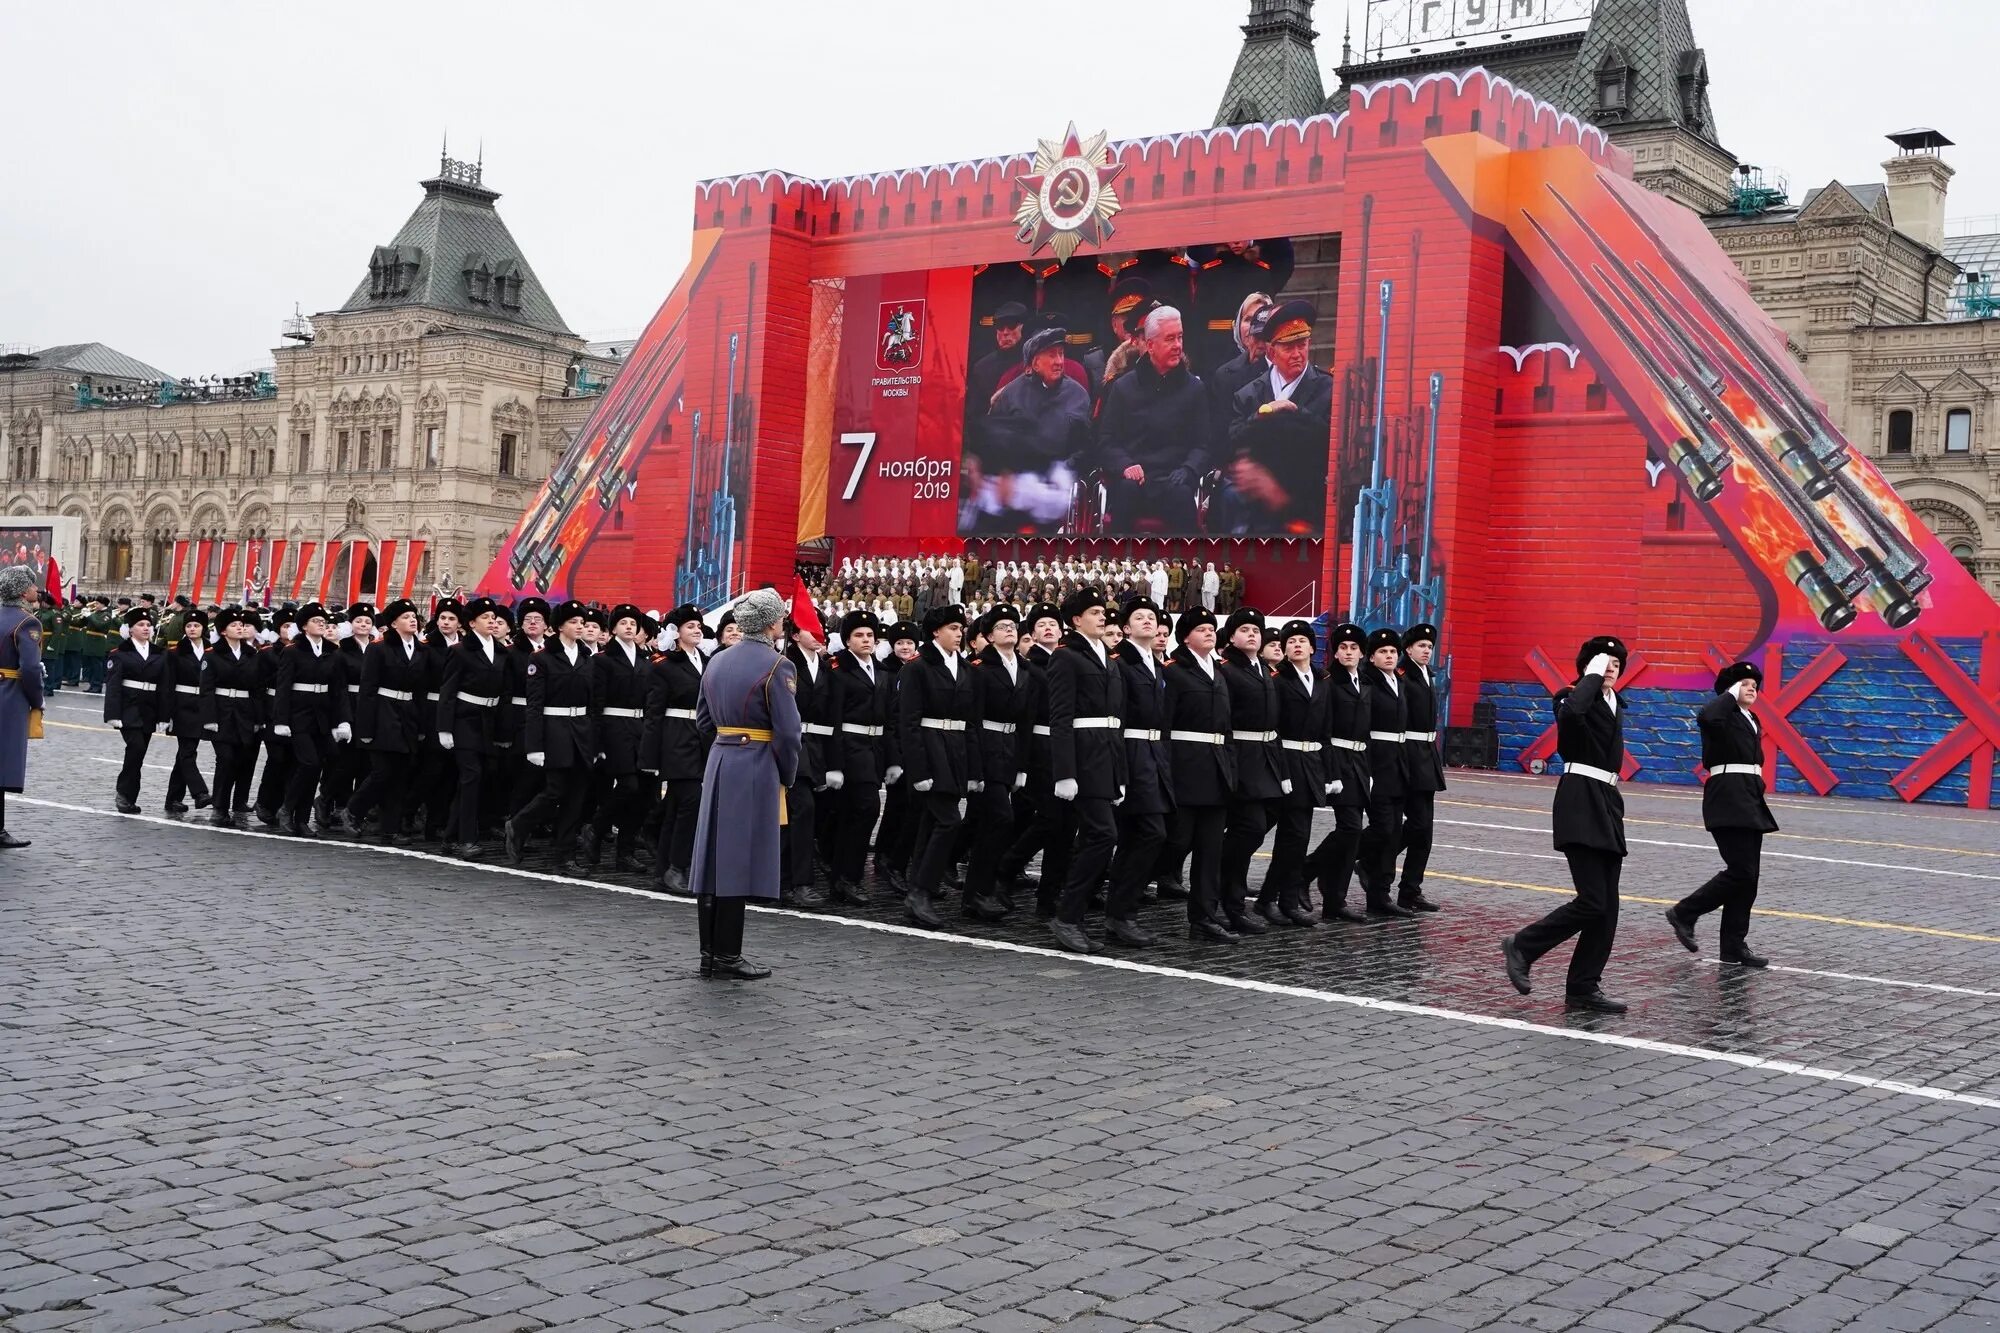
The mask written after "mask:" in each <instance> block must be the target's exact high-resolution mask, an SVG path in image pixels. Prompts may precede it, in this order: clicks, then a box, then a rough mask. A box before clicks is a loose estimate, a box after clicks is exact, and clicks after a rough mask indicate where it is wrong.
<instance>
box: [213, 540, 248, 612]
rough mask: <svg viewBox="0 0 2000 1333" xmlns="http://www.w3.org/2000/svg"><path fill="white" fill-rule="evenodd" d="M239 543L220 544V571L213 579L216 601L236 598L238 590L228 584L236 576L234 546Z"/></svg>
mask: <svg viewBox="0 0 2000 1333" xmlns="http://www.w3.org/2000/svg"><path fill="white" fill-rule="evenodd" d="M241 544H242V543H240V542H224V543H223V544H222V573H221V574H219V575H217V576H216V580H215V600H216V601H218V602H233V601H235V600H236V594H237V591H239V590H235V589H232V588H231V587H230V586H229V585H230V583H231V581H232V580H233V579H234V578H235V577H236V548H237V547H238V546H239V545H241Z"/></svg>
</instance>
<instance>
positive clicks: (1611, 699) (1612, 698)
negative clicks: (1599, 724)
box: [1604, 690, 1618, 717]
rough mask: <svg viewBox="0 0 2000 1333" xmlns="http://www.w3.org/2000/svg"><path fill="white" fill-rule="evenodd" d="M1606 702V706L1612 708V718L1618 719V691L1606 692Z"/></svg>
mask: <svg viewBox="0 0 2000 1333" xmlns="http://www.w3.org/2000/svg"><path fill="white" fill-rule="evenodd" d="M1604 702H1605V703H1606V704H1608V705H1610V707H1611V716H1613V717H1617V716H1618V691H1616V690H1606V691H1605V692H1604Z"/></svg>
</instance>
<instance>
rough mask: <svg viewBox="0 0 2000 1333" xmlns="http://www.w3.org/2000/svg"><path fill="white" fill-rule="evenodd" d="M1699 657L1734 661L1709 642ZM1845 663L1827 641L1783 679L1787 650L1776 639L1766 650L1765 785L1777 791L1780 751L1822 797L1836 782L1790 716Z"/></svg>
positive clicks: (1762, 698)
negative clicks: (1801, 668)
mask: <svg viewBox="0 0 2000 1333" xmlns="http://www.w3.org/2000/svg"><path fill="white" fill-rule="evenodd" d="M1702 656H1703V658H1705V659H1706V660H1707V662H1708V664H1709V666H1711V667H1713V668H1714V669H1715V670H1716V671H1721V670H1722V668H1724V667H1726V666H1728V665H1729V664H1730V663H1731V662H1733V661H1735V660H1736V659H1735V658H1732V657H1729V656H1727V655H1726V654H1724V653H1723V651H1722V650H1721V649H1719V648H1717V647H1715V646H1714V645H1713V644H1711V645H1710V646H1709V647H1708V649H1707V651H1706V652H1704V653H1703V654H1702ZM1846 665H1847V656H1846V654H1844V653H1842V652H1841V651H1840V649H1838V648H1836V647H1834V646H1833V645H1832V644H1828V645H1827V646H1826V647H1825V648H1822V649H1821V650H1820V653H1819V656H1817V657H1815V658H1813V660H1812V661H1810V662H1808V663H1806V667H1805V670H1803V671H1801V672H1799V673H1798V674H1796V675H1794V676H1793V677H1792V678H1791V679H1790V680H1785V679H1784V678H1783V677H1784V670H1785V650H1784V649H1783V648H1781V647H1780V646H1778V645H1777V644H1775V643H1774V644H1772V645H1771V646H1770V647H1768V648H1766V649H1765V650H1764V686H1763V688H1762V689H1760V690H1758V691H1757V695H1758V703H1757V729H1758V731H1759V732H1760V733H1761V734H1762V735H1763V737H1764V786H1765V788H1766V789H1768V790H1771V791H1776V790H1777V783H1778V756H1779V755H1780V754H1782V755H1784V756H1785V758H1787V759H1789V760H1791V761H1792V767H1793V768H1795V769H1797V770H1798V772H1799V776H1800V777H1802V778H1804V779H1805V780H1806V784H1807V785H1808V786H1810V787H1811V788H1812V789H1813V790H1814V791H1816V792H1818V793H1819V794H1820V795H1821V796H1824V795H1826V794H1827V793H1828V792H1830V791H1832V790H1833V789H1834V788H1835V787H1837V786H1839V785H1840V775H1839V774H1837V773H1835V772H1834V771H1833V769H1832V768H1830V767H1829V766H1828V765H1827V762H1826V761H1825V760H1824V759H1821V758H1820V757H1819V751H1817V750H1815V749H1813V747H1812V745H1811V743H1810V742H1808V741H1807V740H1806V738H1805V737H1804V736H1803V735H1802V734H1800V732H1799V729H1798V728H1797V727H1795V726H1793V725H1792V721H1791V717H1792V712H1793V710H1795V709H1796V708H1798V706H1799V705H1800V704H1802V703H1804V702H1805V701H1806V700H1808V699H1810V698H1812V697H1813V695H1815V694H1817V693H1818V692H1819V687H1820V686H1822V685H1824V684H1826V682H1827V681H1828V680H1830V679H1832V677H1833V674H1834V672H1836V671H1838V670H1840V669H1841V668H1842V667H1844V666H1846Z"/></svg>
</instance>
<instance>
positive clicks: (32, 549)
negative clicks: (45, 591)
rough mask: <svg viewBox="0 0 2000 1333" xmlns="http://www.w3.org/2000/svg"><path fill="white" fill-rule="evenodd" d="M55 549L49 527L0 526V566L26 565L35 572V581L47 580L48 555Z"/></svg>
mask: <svg viewBox="0 0 2000 1333" xmlns="http://www.w3.org/2000/svg"><path fill="white" fill-rule="evenodd" d="M54 549H55V534H54V531H53V530H52V529H50V528H46V527H39V528H31V527H0V568H5V567H7V566H10V565H26V566H27V567H28V568H29V569H31V570H33V571H34V573H35V583H36V584H37V585H40V584H42V583H44V582H46V581H47V579H48V575H49V556H50V555H51V553H52V552H53V551H54Z"/></svg>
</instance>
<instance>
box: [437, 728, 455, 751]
mask: <svg viewBox="0 0 2000 1333" xmlns="http://www.w3.org/2000/svg"><path fill="white" fill-rule="evenodd" d="M438 744H439V745H440V746H442V747H444V748H445V749H447V750H449V749H451V748H452V747H453V746H455V745H457V744H458V737H456V736H454V735H452V734H451V733H450V732H448V731H440V732H439V733H438Z"/></svg>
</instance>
